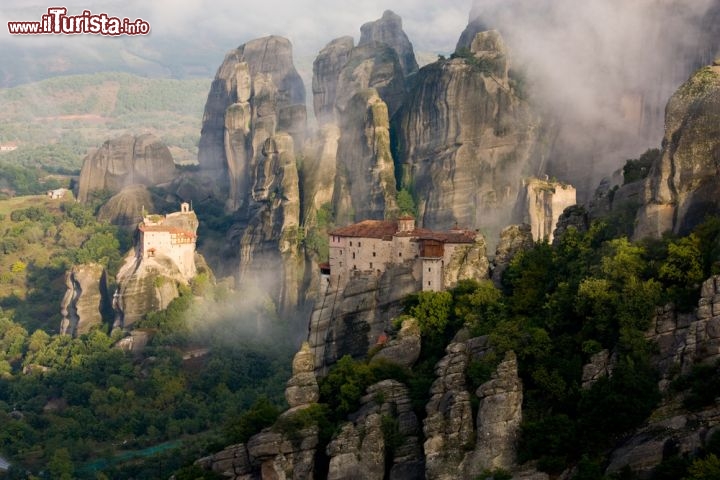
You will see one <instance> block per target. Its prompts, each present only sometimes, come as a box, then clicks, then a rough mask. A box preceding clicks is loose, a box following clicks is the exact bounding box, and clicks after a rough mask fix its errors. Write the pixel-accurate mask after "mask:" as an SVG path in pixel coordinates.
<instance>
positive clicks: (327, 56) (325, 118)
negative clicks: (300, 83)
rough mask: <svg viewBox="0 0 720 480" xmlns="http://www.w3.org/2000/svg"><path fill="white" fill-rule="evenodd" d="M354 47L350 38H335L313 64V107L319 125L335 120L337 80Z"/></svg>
mask: <svg viewBox="0 0 720 480" xmlns="http://www.w3.org/2000/svg"><path fill="white" fill-rule="evenodd" d="M354 47H355V44H354V41H353V38H352V37H340V38H336V39H335V40H333V41H331V42H330V43H328V44H327V45H326V46H325V47H324V48H323V49H322V50H320V53H319V54H318V56H317V58H316V59H315V61H314V62H313V80H312V92H313V107H314V110H315V117H317V120H318V123H319V124H320V125H324V124H326V123H328V122H333V121H334V120H335V101H336V99H337V88H338V79H339V77H340V72H341V71H342V69H343V67H344V66H345V64H346V63H347V61H348V58H349V57H350V52H351V51H352V49H353V48H354Z"/></svg>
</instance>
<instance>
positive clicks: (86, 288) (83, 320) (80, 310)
mask: <svg viewBox="0 0 720 480" xmlns="http://www.w3.org/2000/svg"><path fill="white" fill-rule="evenodd" d="M65 285H66V286H67V291H66V292H65V296H64V297H63V300H62V304H61V306H60V313H61V314H62V316H63V318H62V322H61V324H60V333H62V334H67V335H72V336H73V337H75V336H78V335H82V334H83V333H88V332H89V331H90V329H91V328H92V327H95V326H99V325H102V321H103V318H102V312H103V310H105V309H107V308H108V307H109V306H110V298H109V296H108V290H107V274H106V272H105V269H104V268H103V266H102V265H99V264H96V263H90V264H84V265H75V266H73V267H72V268H71V269H70V270H69V271H68V272H67V273H66V274H65Z"/></svg>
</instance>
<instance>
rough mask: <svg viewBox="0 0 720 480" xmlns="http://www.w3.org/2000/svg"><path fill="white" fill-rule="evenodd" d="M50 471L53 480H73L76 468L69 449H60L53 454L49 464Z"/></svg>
mask: <svg viewBox="0 0 720 480" xmlns="http://www.w3.org/2000/svg"><path fill="white" fill-rule="evenodd" d="M48 471H49V472H50V474H51V475H52V478H57V479H60V480H70V479H72V478H73V474H74V473H75V468H74V466H73V462H72V459H71V458H70V452H68V449H67V448H58V449H57V450H55V451H54V452H53V455H52V457H51V458H50V461H49V462H48Z"/></svg>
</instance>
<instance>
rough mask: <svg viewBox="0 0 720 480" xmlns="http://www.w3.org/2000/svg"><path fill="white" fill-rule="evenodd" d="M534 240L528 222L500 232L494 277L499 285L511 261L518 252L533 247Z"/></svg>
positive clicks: (494, 280) (511, 226)
mask: <svg viewBox="0 0 720 480" xmlns="http://www.w3.org/2000/svg"><path fill="white" fill-rule="evenodd" d="M533 244H534V242H533V237H532V229H531V228H530V225H528V224H527V223H523V224H521V225H510V226H508V227H506V228H504V229H503V231H502V232H500V241H499V242H498V246H497V249H496V250H495V259H494V262H493V263H494V266H493V271H492V279H493V282H495V285H497V286H498V287H499V286H500V285H501V281H502V276H503V273H504V272H505V270H506V269H507V267H508V265H510V261H511V260H512V259H513V257H514V256H515V255H517V254H518V253H520V252H522V251H525V250H529V249H531V248H532V246H533Z"/></svg>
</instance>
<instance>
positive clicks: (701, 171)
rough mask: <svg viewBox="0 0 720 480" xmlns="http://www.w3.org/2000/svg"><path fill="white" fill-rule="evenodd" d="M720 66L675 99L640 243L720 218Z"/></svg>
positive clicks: (641, 220) (642, 215) (641, 218)
mask: <svg viewBox="0 0 720 480" xmlns="http://www.w3.org/2000/svg"><path fill="white" fill-rule="evenodd" d="M718 168H720V66H717V65H714V66H709V67H705V68H702V69H700V70H699V71H698V72H696V73H695V74H694V75H693V76H692V77H691V78H690V79H689V80H688V81H687V82H686V83H685V84H684V85H682V86H681V87H680V89H679V90H678V91H677V92H676V93H675V94H674V95H673V96H672V98H671V99H670V102H669V103H668V105H667V109H666V114H665V137H664V139H663V152H662V156H661V158H660V160H658V161H656V162H655V163H654V164H653V165H652V167H651V170H650V175H649V176H648V179H647V181H646V184H645V199H644V205H643V207H642V208H641V209H640V211H639V212H638V214H637V227H636V230H635V237H636V238H643V237H646V236H652V237H657V238H659V237H660V236H661V235H662V234H663V233H665V232H674V233H681V234H682V233H687V232H689V231H690V230H691V229H692V228H693V227H694V226H696V225H697V224H699V223H700V222H702V221H703V219H704V218H705V216H706V215H709V214H717V213H720V202H719V201H718V199H719V198H720V182H719V181H718V176H717V171H718Z"/></svg>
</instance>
